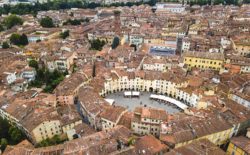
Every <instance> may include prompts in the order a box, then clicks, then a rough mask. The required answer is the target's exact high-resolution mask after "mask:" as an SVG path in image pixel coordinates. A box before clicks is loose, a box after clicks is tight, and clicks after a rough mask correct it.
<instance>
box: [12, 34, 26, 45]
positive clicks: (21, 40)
mask: <svg viewBox="0 0 250 155" xmlns="http://www.w3.org/2000/svg"><path fill="white" fill-rule="evenodd" d="M10 42H11V43H12V44H14V45H18V46H20V45H23V46H25V45H27V44H28V43H29V42H28V37H27V36H26V35H25V34H22V35H20V34H17V33H13V34H12V35H11V36H10Z"/></svg>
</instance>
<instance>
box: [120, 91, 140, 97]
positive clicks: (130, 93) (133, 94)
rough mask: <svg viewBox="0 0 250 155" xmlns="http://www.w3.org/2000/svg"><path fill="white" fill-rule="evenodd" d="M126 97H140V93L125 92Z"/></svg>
mask: <svg viewBox="0 0 250 155" xmlns="http://www.w3.org/2000/svg"><path fill="white" fill-rule="evenodd" d="M124 96H140V92H138V91H125V92H124Z"/></svg>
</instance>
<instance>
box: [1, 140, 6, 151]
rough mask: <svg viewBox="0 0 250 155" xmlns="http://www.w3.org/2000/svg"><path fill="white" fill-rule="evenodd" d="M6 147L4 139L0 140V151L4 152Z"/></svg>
mask: <svg viewBox="0 0 250 155" xmlns="http://www.w3.org/2000/svg"><path fill="white" fill-rule="evenodd" d="M7 145H8V141H7V139H6V138H1V140H0V149H1V151H4V150H5V148H6V147H7Z"/></svg>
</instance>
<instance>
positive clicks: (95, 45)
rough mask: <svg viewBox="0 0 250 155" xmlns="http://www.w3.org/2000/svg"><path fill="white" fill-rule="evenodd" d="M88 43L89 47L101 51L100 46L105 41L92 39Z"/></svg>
mask: <svg viewBox="0 0 250 155" xmlns="http://www.w3.org/2000/svg"><path fill="white" fill-rule="evenodd" d="M90 44H91V47H90V49H92V50H98V51H101V50H102V47H103V46H104V45H105V41H104V40H100V39H94V40H91V41H90Z"/></svg>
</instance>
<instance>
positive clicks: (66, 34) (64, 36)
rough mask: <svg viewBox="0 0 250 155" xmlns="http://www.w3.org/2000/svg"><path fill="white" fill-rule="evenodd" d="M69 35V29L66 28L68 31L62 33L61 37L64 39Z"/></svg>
mask: <svg viewBox="0 0 250 155" xmlns="http://www.w3.org/2000/svg"><path fill="white" fill-rule="evenodd" d="M68 36H69V30H66V31H64V32H62V33H60V37H61V38H62V39H66V38H67V37H68Z"/></svg>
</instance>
